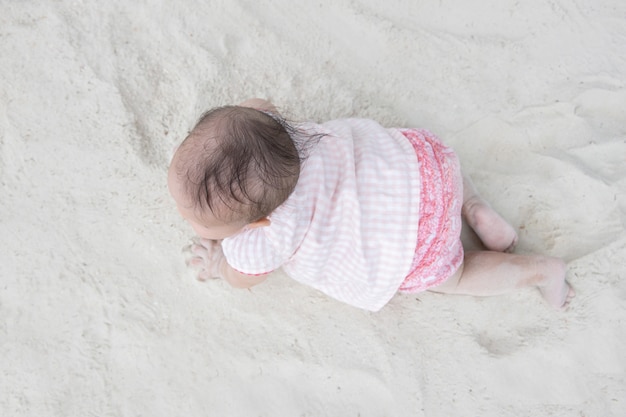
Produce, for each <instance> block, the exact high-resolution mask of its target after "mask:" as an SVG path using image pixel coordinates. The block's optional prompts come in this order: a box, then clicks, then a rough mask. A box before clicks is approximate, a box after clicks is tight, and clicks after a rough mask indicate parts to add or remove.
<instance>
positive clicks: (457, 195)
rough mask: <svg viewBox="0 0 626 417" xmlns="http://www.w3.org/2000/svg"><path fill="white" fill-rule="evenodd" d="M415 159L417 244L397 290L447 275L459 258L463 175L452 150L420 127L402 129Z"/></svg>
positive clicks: (421, 285)
mask: <svg viewBox="0 0 626 417" xmlns="http://www.w3.org/2000/svg"><path fill="white" fill-rule="evenodd" d="M401 132H402V134H404V136H406V137H407V138H408V139H409V141H410V142H411V144H412V145H413V148H414V149H415V152H416V154H417V158H418V161H419V170H420V182H421V190H420V209H419V229H418V232H417V247H416V249H415V255H414V257H413V264H412V266H411V271H410V273H409V275H408V276H407V277H406V278H405V280H404V282H403V283H402V285H401V286H400V289H399V290H400V292H405V293H415V292H419V291H424V290H426V289H428V288H431V287H434V286H437V285H439V284H441V283H443V282H444V281H445V280H446V279H448V278H450V277H451V276H452V275H453V274H454V273H455V272H456V270H457V269H458V268H459V266H461V263H462V262H463V246H462V244H461V226H462V221H461V207H462V205H463V176H462V174H461V167H460V164H459V160H458V158H457V157H456V155H455V153H454V151H453V150H452V149H450V148H448V147H446V146H445V145H444V144H442V143H441V142H440V141H439V139H438V138H437V137H436V136H435V135H433V134H432V133H430V132H428V131H427V130H422V129H402V130H401Z"/></svg>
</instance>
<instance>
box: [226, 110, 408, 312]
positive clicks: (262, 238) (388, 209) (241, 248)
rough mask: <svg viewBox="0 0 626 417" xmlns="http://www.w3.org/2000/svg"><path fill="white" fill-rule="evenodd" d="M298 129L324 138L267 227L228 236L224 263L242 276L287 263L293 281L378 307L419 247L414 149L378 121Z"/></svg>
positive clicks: (307, 125) (360, 304)
mask: <svg viewBox="0 0 626 417" xmlns="http://www.w3.org/2000/svg"><path fill="white" fill-rule="evenodd" d="M299 127H300V128H301V129H302V130H304V131H306V132H308V133H312V134H319V133H322V134H325V136H324V137H322V138H321V139H320V140H319V143H317V144H315V145H314V146H313V147H312V148H311V150H310V151H309V153H310V154H309V156H308V158H307V159H306V161H305V162H304V164H303V166H302V169H301V173H300V178H299V180H298V184H297V185H296V188H295V190H294V192H293V193H292V194H291V196H290V197H289V198H288V199H287V201H285V203H283V204H282V205H281V206H280V207H278V208H277V209H276V210H275V211H274V212H273V213H272V214H271V216H270V220H271V225H270V226H268V227H262V228H257V229H251V230H246V231H244V232H242V233H239V234H238V235H235V236H233V237H230V238H227V239H225V240H224V241H223V243H222V247H223V250H224V254H225V256H226V259H227V261H228V263H229V265H231V266H232V267H233V268H235V269H236V270H238V271H240V272H242V273H245V274H263V273H268V272H271V271H273V270H275V269H277V268H279V267H283V269H284V271H285V272H286V273H287V274H288V275H289V276H291V277H292V278H293V279H295V280H296V281H299V282H301V283H303V284H306V285H309V286H311V287H314V288H316V289H318V290H320V291H322V292H323V293H325V294H327V295H329V296H331V297H333V298H335V299H337V300H340V301H343V302H345V303H348V304H350V305H353V306H355V307H359V308H363V309H367V310H371V311H377V310H379V309H380V308H382V307H383V306H384V305H385V304H386V303H387V302H388V301H389V300H390V299H391V298H392V297H393V296H394V294H395V293H396V292H397V291H398V288H399V287H400V285H401V284H402V282H403V280H404V279H405V277H406V276H407V275H408V274H409V272H410V270H411V265H412V260H413V255H414V253H415V247H416V242H417V228H418V221H419V205H420V201H419V200H420V175H419V169H418V161H417V156H416V154H415V151H414V149H413V146H412V145H411V143H410V142H409V141H408V140H407V138H406V137H405V136H404V135H403V134H402V133H401V132H400V131H399V130H397V129H386V128H384V127H382V126H380V125H379V124H378V123H376V122H375V121H372V120H364V119H344V120H335V121H331V122H327V123H324V124H320V125H318V124H313V123H304V124H302V125H300V126H299Z"/></svg>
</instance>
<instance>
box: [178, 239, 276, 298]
mask: <svg viewBox="0 0 626 417" xmlns="http://www.w3.org/2000/svg"><path fill="white" fill-rule="evenodd" d="M191 253H192V257H191V258H190V259H189V260H188V261H187V263H188V264H189V265H191V266H195V267H198V268H199V272H198V280H200V281H206V280H207V279H211V278H222V279H223V280H224V281H226V282H228V283H229V284H230V285H232V286H233V287H235V288H250V287H253V286H255V285H257V284H260V283H261V282H263V281H265V279H266V278H267V277H268V275H269V274H262V275H247V274H242V273H241V272H239V271H237V270H235V269H233V268H232V267H231V266H230V265H228V262H227V261H226V257H224V253H223V252H222V246H221V244H220V242H218V241H215V240H208V239H200V240H198V241H197V243H194V244H192V245H191Z"/></svg>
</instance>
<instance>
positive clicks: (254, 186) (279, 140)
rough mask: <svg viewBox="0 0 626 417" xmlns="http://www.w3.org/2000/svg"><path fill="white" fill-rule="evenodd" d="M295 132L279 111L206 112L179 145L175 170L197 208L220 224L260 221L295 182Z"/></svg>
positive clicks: (297, 161) (297, 158)
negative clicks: (220, 222) (208, 211)
mask: <svg viewBox="0 0 626 417" xmlns="http://www.w3.org/2000/svg"><path fill="white" fill-rule="evenodd" d="M295 134H296V132H295V129H294V128H292V127H291V126H290V125H289V124H288V123H287V122H285V120H283V119H282V118H281V117H280V116H278V115H274V114H268V113H264V112H261V111H259V110H255V109H251V108H246V107H238V106H226V107H219V108H215V109H212V110H209V111H208V112H206V113H205V114H204V115H203V116H202V117H201V118H200V120H199V121H198V123H197V124H196V126H195V127H194V128H193V130H192V131H191V133H190V134H189V136H188V137H187V138H186V139H185V140H184V141H183V143H182V144H181V146H180V147H179V149H178V151H177V155H176V156H175V162H174V163H175V164H176V166H175V169H176V174H177V175H178V176H179V178H180V179H181V180H183V181H184V183H185V185H184V187H185V190H186V194H187V195H188V196H189V198H190V199H191V200H192V202H193V203H194V204H196V203H197V204H198V206H199V208H200V209H201V210H204V209H207V208H208V209H209V210H210V211H211V212H212V214H213V215H214V216H215V217H216V218H218V219H220V220H221V221H224V222H233V221H244V222H247V223H249V222H253V221H256V220H259V219H261V218H263V217H265V216H267V215H269V214H270V213H271V212H272V211H273V210H274V209H275V208H276V207H278V206H279V205H281V204H282V203H283V202H284V201H285V200H287V197H289V195H290V194H291V192H292V191H293V189H294V188H295V186H296V183H297V181H298V176H299V174H300V163H301V160H300V155H299V154H298V150H297V149H296V145H295V143H294V140H293V137H292V136H294V135H295Z"/></svg>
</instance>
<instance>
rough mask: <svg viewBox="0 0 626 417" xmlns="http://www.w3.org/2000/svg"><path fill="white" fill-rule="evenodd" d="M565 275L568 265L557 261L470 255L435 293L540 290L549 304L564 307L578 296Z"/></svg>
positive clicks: (542, 258)
mask: <svg viewBox="0 0 626 417" xmlns="http://www.w3.org/2000/svg"><path fill="white" fill-rule="evenodd" d="M565 272H566V266H565V263H564V262H563V261H562V260H560V259H558V258H549V257H545V256H524V255H514V254H509V253H501V252H490V251H480V252H469V253H467V254H466V255H465V261H464V263H463V265H462V266H461V268H459V270H458V271H457V272H456V273H455V275H454V276H452V277H451V278H450V279H448V280H447V281H445V282H444V283H443V284H441V285H439V286H437V287H434V288H432V291H435V292H442V293H449V294H464V295H475V296H489V295H498V294H504V293H507V292H511V291H513V290H515V289H518V288H525V287H537V288H538V289H539V291H541V294H542V295H543V298H544V299H545V300H546V301H547V302H548V303H549V304H551V305H553V306H555V307H564V306H566V305H567V304H568V303H569V301H570V300H571V298H573V297H574V295H575V293H574V290H573V289H572V288H571V287H570V285H569V284H568V283H567V281H566V280H565Z"/></svg>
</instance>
